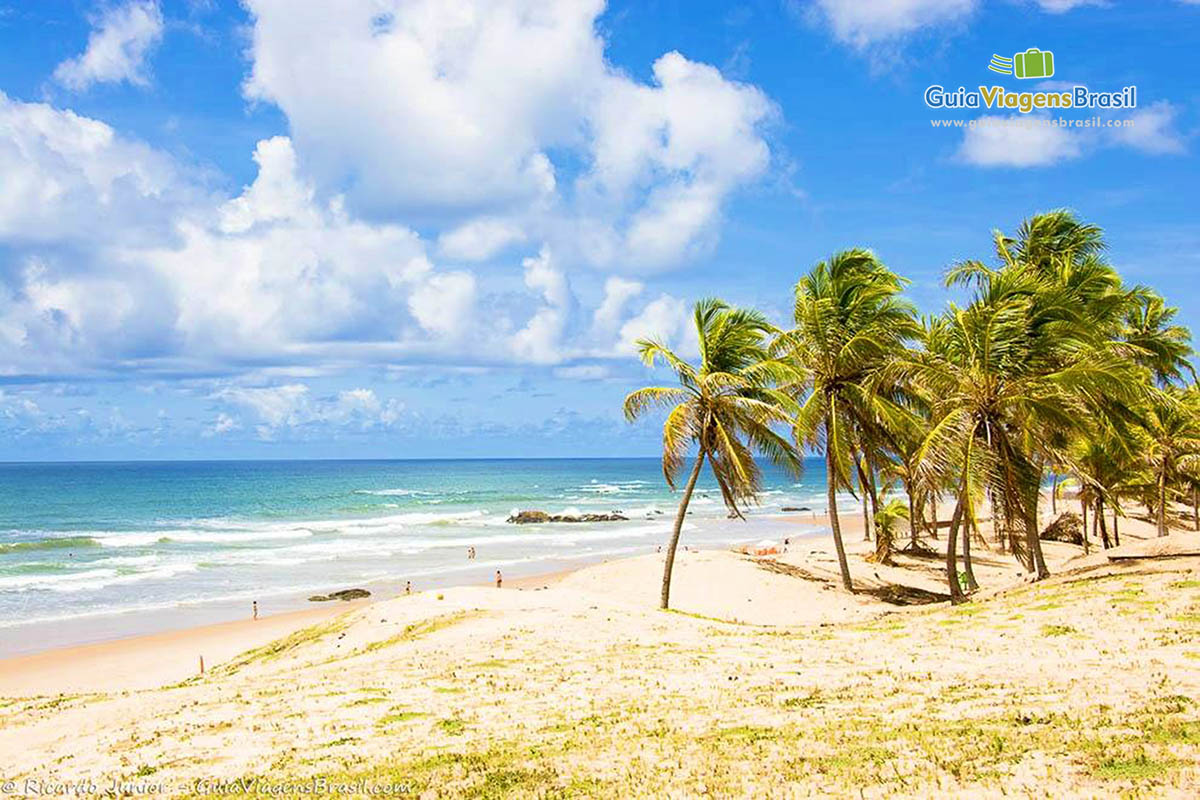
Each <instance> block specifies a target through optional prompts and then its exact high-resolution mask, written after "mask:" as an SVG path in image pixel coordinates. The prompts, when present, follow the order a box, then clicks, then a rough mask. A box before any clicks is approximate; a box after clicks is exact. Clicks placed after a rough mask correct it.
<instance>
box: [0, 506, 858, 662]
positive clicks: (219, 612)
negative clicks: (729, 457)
mask: <svg viewBox="0 0 1200 800" xmlns="http://www.w3.org/2000/svg"><path fill="white" fill-rule="evenodd" d="M843 513H845V514H848V513H850V512H849V511H846V512H843ZM726 523H727V521H726V520H723V519H719V518H713V519H705V520H704V521H703V522H702V523H701V524H708V525H713V526H716V527H717V528H720V529H725V526H726ZM747 524H748V527H747V528H746V530H745V531H744V536H735V535H732V532H731V535H730V536H729V537H728V538H729V542H728V543H726V544H727V545H728V544H732V543H733V542H735V541H741V540H743V539H745V540H747V541H749V540H751V539H755V538H761V536H759V534H760V533H764V534H768V535H777V536H778V538H780V539H782V537H783V536H784V535H786V534H785V533H782V532H781V531H782V530H783V528H784V527H785V526H786V527H791V526H796V525H800V526H804V527H810V528H814V530H811V531H803V532H801V533H800V534H793V535H814V536H819V535H822V534H823V533H825V531H823V530H821V527H822V525H826V526H827V524H828V522H827V519H826V518H824V517H821V516H818V517H816V518H809V517H808V515H807V514H805V515H804V517H803V518H801V517H800V516H799V515H796V514H792V513H781V514H771V515H763V516H759V517H751V518H750V521H749V522H748V523H747ZM762 529H765V530H762ZM686 538H687V537H686V533H685V537H684V541H683V542H681V545H680V546H681V548H682V547H683V546H686V545H687V544H688V542H687V541H686ZM660 544H662V542H657V541H656V542H654V543H639V544H637V545H634V546H632V547H627V548H623V549H619V550H616V551H613V552H603V553H595V554H592V555H579V556H574V557H557V558H553V559H550V558H548V559H546V560H544V561H542V562H540V563H535V564H531V565H530V566H531V567H532V568H533V569H535V570H536V571H533V572H529V573H526V572H525V571H524V570H522V569H521V566H522V565H520V564H514V565H512V567H510V568H502V573H503V574H504V585H505V588H534V586H535V585H537V586H541V585H549V583H550V582H557V580H561V579H562V578H563V577H565V576H567V575H569V574H571V573H573V572H576V571H578V570H580V569H582V568H584V567H588V566H591V565H594V564H601V563H605V562H608V561H612V560H618V559H624V558H628V557H630V556H636V555H639V554H645V553H652V552H654V548H655V547H657V546H659V545H660ZM705 546H706V547H707V548H711V547H712V545H711V544H706V545H705ZM693 547H695V545H693ZM450 566H451V567H452V568H450V569H447V571H446V574H444V575H442V576H438V575H433V576H429V575H422V576H420V582H418V581H417V580H414V586H413V591H414V593H418V592H422V591H433V590H447V589H452V588H457V587H462V586H491V585H492V581H491V580H490V579H489V577H490V575H491V574H492V572H493V570H492V569H491V568H490V567H488V568H485V569H482V570H481V573H482V575H479V576H477V575H472V574H470V572H469V571H468V570H467V569H466V568H465V567H463V566H455V565H450ZM548 567H549V568H548ZM509 569H511V570H512V571H511V572H510V571H509ZM480 577H483V579H482V580H480V579H479V578H480ZM552 579H553V581H552ZM405 580H407V579H406V578H405V577H404V576H403V575H396V576H388V577H380V578H372V579H369V580H364V581H360V582H346V583H345V584H344V585H327V586H325V587H324V588H322V589H311V590H306V591H303V592H299V593H295V592H290V593H287V594H282V595H265V596H263V597H260V598H259V599H258V606H259V611H260V615H259V620H260V621H262V620H266V619H269V618H276V617H280V616H282V615H303V614H305V613H314V612H320V611H321V606H324V605H326V604H324V603H320V604H317V603H312V602H310V601H308V600H307V598H308V597H309V596H311V595H312V594H325V593H328V592H330V591H337V590H340V589H348V588H365V589H367V590H369V591H370V592H371V597H370V599H369V600H368V601H367V602H368V603H375V602H381V601H385V600H389V599H393V598H395V597H399V596H402V595H403V594H404V583H405ZM243 594H244V596H240V597H239V598H238V599H236V600H233V599H213V600H209V601H189V602H188V603H185V604H178V605H172V606H164V607H158V608H153V609H115V610H111V611H98V612H95V613H88V614H81V615H77V616H73V617H64V618H62V619H53V620H38V621H32V622H27V623H18V624H16V625H12V626H8V627H4V628H0V665H3V664H5V663H7V662H9V661H12V660H15V659H22V658H27V657H30V656H37V655H39V654H45V653H50V652H56V651H60V650H68V649H71V650H73V649H81V648H87V647H92V646H98V645H104V644H109V643H113V642H119V641H126V640H132V639H140V638H144V637H153V636H165V635H170V634H177V633H181V632H184V631H189V630H199V629H205V628H211V627H215V626H220V625H226V624H233V623H238V622H247V623H250V622H252V620H251V619H250V614H251V601H252V600H253V599H254V598H253V597H252V596H251V595H250V593H249V592H248V591H247V592H245V593H243ZM334 602H336V603H337V604H336V605H334V606H331V609H332V608H338V607H342V606H345V605H347V604H346V603H344V602H342V601H334ZM356 604H357V602H356ZM331 609H330V610H326V611H325V613H324V615H328V614H330V613H331ZM318 616H323V615H321V614H318ZM263 643H265V642H258V643H257V644H263Z"/></svg>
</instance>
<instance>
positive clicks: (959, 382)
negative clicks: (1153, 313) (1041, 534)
mask: <svg viewBox="0 0 1200 800" xmlns="http://www.w3.org/2000/svg"><path fill="white" fill-rule="evenodd" d="M984 269H985V270H986V268H984ZM977 277H978V278H979V283H978V290H977V296H976V297H975V298H974V300H973V301H972V303H971V304H970V305H969V306H968V307H967V308H958V307H956V306H954V305H951V307H950V309H949V310H948V312H947V314H946V315H945V317H944V318H943V319H942V321H941V322H940V324H938V325H937V326H936V328H935V330H934V332H933V335H930V336H927V337H926V339H927V348H926V350H925V351H924V352H922V353H918V354H915V355H914V357H913V358H912V360H911V361H908V362H905V361H903V360H900V361H898V362H897V364H896V365H895V367H894V369H896V370H897V371H898V372H899V373H901V374H904V375H906V377H907V379H909V380H911V381H913V382H914V383H915V384H917V385H919V386H921V387H922V390H923V392H924V394H925V395H926V396H927V397H930V398H933V415H932V416H933V420H934V425H933V427H932V428H931V430H930V431H929V433H928V435H927V436H926V437H925V442H924V444H923V445H922V448H921V456H920V460H919V470H920V471H921V472H923V473H925V474H926V479H927V480H937V479H939V478H943V479H944V478H947V477H950V478H953V480H954V483H955V496H956V506H955V512H954V516H953V518H952V521H951V530H950V534H949V537H948V540H947V541H948V547H947V553H946V571H947V579H948V582H949V585H950V594H951V598H952V600H954V601H956V602H957V601H958V600H960V599H961V589H960V586H959V581H958V574H957V567H956V552H955V535H956V533H957V531H958V526H959V524H962V523H963V522H964V521H967V522H970V521H971V520H973V518H974V509H975V507H976V505H977V504H978V503H979V501H980V500H981V499H982V497H983V496H984V494H985V493H986V494H990V495H991V497H992V498H993V500H994V506H993V510H994V513H993V517H996V518H1002V519H1003V520H1004V522H1005V524H1006V525H1007V526H1010V527H1011V529H1013V530H1019V531H1023V533H1024V536H1021V537H1017V536H1013V537H1012V539H1011V544H1012V545H1013V546H1014V547H1015V548H1018V555H1022V556H1023V557H1024V558H1023V560H1024V562H1025V566H1026V568H1027V569H1029V570H1030V572H1033V573H1034V574H1035V575H1037V576H1038V577H1039V578H1040V577H1045V576H1046V575H1047V574H1048V571H1047V569H1046V565H1045V561H1044V559H1043V558H1042V555H1041V545H1040V542H1039V540H1038V530H1037V502H1038V496H1039V491H1040V485H1041V468H1040V466H1038V465H1037V464H1036V463H1035V462H1034V460H1033V458H1032V456H1031V453H1030V451H1029V450H1028V448H1027V447H1026V446H1025V441H1024V439H1025V434H1026V433H1027V432H1029V431H1038V432H1040V433H1039V435H1041V436H1066V435H1068V434H1070V433H1073V432H1076V431H1079V430H1080V429H1081V426H1082V425H1083V424H1084V420H1086V419H1087V418H1088V412H1089V409H1091V408H1093V407H1094V406H1095V405H1096V401H1097V399H1098V398H1101V397H1107V398H1114V399H1121V398H1128V397H1129V396H1130V394H1131V389H1130V387H1131V386H1138V385H1140V380H1139V379H1140V378H1141V373H1140V372H1138V371H1137V370H1136V368H1135V367H1133V366H1132V365H1131V364H1129V362H1128V361H1127V360H1126V359H1123V358H1121V357H1120V355H1119V354H1116V353H1114V352H1113V351H1112V349H1111V348H1110V347H1106V346H1105V344H1104V343H1103V342H1097V341H1096V337H1095V332H1094V331H1093V330H1092V328H1090V327H1089V326H1088V325H1087V324H1086V323H1085V322H1084V321H1082V320H1079V319H1078V318H1074V317H1073V316H1072V314H1071V313H1070V310H1069V309H1067V308H1059V309H1054V310H1051V309H1048V308H1047V307H1046V301H1045V300H1044V299H1041V298H1039V297H1038V296H1037V292H1038V291H1039V283H1040V279H1039V278H1038V277H1037V276H1036V275H1033V274H1031V272H1030V270H1028V269H1025V268H1022V267H1009V268H1006V269H1004V270H1002V271H987V272H986V273H981V274H979V275H978V276H977ZM1040 318H1053V319H1054V323H1053V336H1047V335H1041V334H1039V332H1038V331H1037V325H1038V324H1039V319H1040Z"/></svg>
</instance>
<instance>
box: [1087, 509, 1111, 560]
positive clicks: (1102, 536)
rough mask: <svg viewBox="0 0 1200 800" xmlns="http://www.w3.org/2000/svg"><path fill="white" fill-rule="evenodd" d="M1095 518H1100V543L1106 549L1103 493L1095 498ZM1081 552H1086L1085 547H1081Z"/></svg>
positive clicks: (1106, 537) (1106, 533)
mask: <svg viewBox="0 0 1200 800" xmlns="http://www.w3.org/2000/svg"><path fill="white" fill-rule="evenodd" d="M1096 519H1098V520H1100V544H1102V545H1103V546H1104V549H1105V550H1107V549H1108V547H1109V544H1110V543H1109V541H1108V523H1107V522H1105V521H1104V495H1103V494H1101V495H1100V496H1099V497H1097V498H1096ZM1083 552H1085V553H1086V552H1087V548H1086V547H1085V548H1083Z"/></svg>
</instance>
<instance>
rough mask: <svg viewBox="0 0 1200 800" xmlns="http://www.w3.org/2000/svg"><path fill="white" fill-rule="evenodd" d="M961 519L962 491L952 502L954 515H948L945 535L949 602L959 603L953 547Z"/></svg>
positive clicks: (959, 588)
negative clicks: (948, 531)
mask: <svg viewBox="0 0 1200 800" xmlns="http://www.w3.org/2000/svg"><path fill="white" fill-rule="evenodd" d="M961 520H962V493H961V492H960V493H959V495H958V502H957V503H955V504H954V516H952V517H950V534H949V535H948V536H947V537H946V582H947V583H948V584H949V585H950V602H951V603H953V604H956V605H957V604H958V603H961V602H962V601H963V600H964V597H963V591H962V583H961V582H960V581H959V580H958V554H957V553H956V552H955V548H956V546H957V542H958V525H959V522H960V521H961Z"/></svg>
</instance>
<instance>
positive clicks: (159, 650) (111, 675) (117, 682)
mask: <svg viewBox="0 0 1200 800" xmlns="http://www.w3.org/2000/svg"><path fill="white" fill-rule="evenodd" d="M594 563H604V562H603V561H599V562H594ZM587 566H589V565H586V564H585V565H580V566H577V567H573V568H570V569H562V570H556V571H554V572H545V573H538V574H535V575H526V576H522V577H519V578H512V579H511V580H510V579H505V581H504V589H509V590H517V591H537V590H539V589H542V588H547V587H549V586H552V585H555V584H557V583H560V582H561V581H563V580H564V579H566V578H567V577H568V576H570V575H571V574H573V573H575V572H578V571H579V570H581V569H584V568H586V567H587ZM486 586H491V584H482V583H462V584H455V585H452V586H444V587H437V588H431V589H426V590H424V591H418V592H413V595H412V596H414V597H415V596H419V595H421V594H428V593H432V592H440V591H443V590H450V589H457V588H464V587H486ZM502 591H503V590H502ZM401 596H403V593H400V594H397V595H394V596H391V597H385V596H382V595H379V596H372V597H371V598H364V599H362V600H349V601H344V600H339V601H331V602H328V603H320V604H313V607H311V608H302V609H297V610H291V611H280V612H277V613H274V614H263V615H260V616H259V618H258V619H237V620H226V621H223V622H210V623H204V624H200V625H189V626H184V627H179V628H171V629H169V630H165V631H158V632H154V633H139V634H133V635H130V636H118V637H114V638H109V639H104V640H101V641H97V642H88V643H84V644H72V645H63V646H57V647H56V646H51V647H48V648H46V649H43V650H36V651H34V652H30V653H21V654H19V655H11V656H3V657H0V697H3V696H25V695H38V694H69V693H92V692H112V691H136V690H140V689H151V688H155V687H158V686H162V685H164V684H170V683H172V682H173V680H174V681H180V680H185V679H187V678H189V677H191V676H193V675H198V674H199V672H200V670H199V668H200V660H199V659H200V657H201V656H203V658H204V666H205V670H206V671H207V670H209V669H211V668H213V667H215V666H217V665H219V664H221V663H222V662H225V661H228V660H229V659H231V658H233V657H234V656H237V655H239V654H241V653H243V652H245V651H247V650H251V649H253V648H256V647H261V646H263V645H265V644H268V643H270V642H272V641H275V640H276V639H279V638H282V637H284V636H288V635H290V634H292V633H295V632H296V631H298V630H301V629H302V628H306V627H308V626H310V625H315V624H317V623H320V622H324V621H326V620H330V619H333V618H335V617H339V616H341V615H343V614H348V613H350V612H352V611H356V610H359V609H366V608H370V607H371V606H373V605H376V604H378V603H384V602H387V601H389V600H393V599H395V598H396V597H401ZM164 657H165V658H168V659H170V660H171V663H170V665H169V666H165V667H164V666H163V665H162V663H161V659H162V658H164ZM148 659H153V660H155V661H157V662H159V663H158V664H157V667H156V670H157V671H155V672H153V673H151V672H147V671H145V670H144V665H145V663H146V661H147V660H148ZM164 672H167V673H170V674H172V675H174V674H177V675H178V677H177V678H174V679H173V680H172V679H171V678H168V679H166V680H163V677H162V676H163V673H164Z"/></svg>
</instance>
